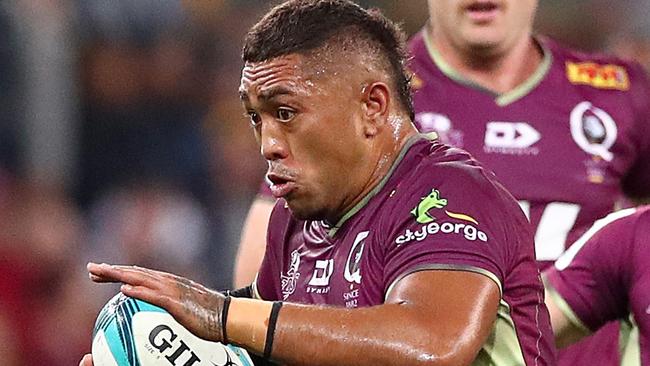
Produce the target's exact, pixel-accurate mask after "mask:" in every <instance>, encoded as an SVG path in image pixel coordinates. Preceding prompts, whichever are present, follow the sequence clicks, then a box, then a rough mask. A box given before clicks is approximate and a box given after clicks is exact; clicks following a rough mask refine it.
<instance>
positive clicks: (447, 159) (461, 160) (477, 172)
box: [403, 139, 494, 187]
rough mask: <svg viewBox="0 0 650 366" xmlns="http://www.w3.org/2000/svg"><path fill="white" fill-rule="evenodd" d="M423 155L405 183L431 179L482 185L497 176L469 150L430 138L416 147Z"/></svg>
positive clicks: (411, 185)
mask: <svg viewBox="0 0 650 366" xmlns="http://www.w3.org/2000/svg"><path fill="white" fill-rule="evenodd" d="M416 148H417V149H418V150H417V152H416V154H417V155H418V156H419V159H418V161H417V163H416V164H413V166H412V168H411V169H410V171H409V172H408V174H406V175H405V182H403V184H405V185H407V186H409V187H418V186H420V185H422V184H424V185H426V184H428V183H431V182H436V183H438V184H441V185H442V184H444V185H450V186H456V187H458V186H462V187H466V186H472V187H476V186H480V185H483V184H485V183H486V182H487V181H490V182H491V181H492V180H493V179H494V174H493V173H492V172H491V171H490V170H489V169H487V168H485V167H484V166H483V165H482V164H481V163H479V162H478V161H477V160H476V159H475V158H474V157H473V156H472V155H471V154H470V153H469V152H467V151H465V150H463V149H460V148H457V147H453V146H450V145H447V144H444V143H442V142H440V141H439V140H436V139H426V140H425V141H422V142H420V146H417V147H416Z"/></svg>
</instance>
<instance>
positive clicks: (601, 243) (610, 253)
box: [544, 209, 634, 331]
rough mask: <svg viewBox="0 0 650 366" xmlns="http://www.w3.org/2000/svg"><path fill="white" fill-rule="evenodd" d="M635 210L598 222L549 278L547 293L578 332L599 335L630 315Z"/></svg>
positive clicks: (556, 265) (568, 253) (561, 261)
mask: <svg viewBox="0 0 650 366" xmlns="http://www.w3.org/2000/svg"><path fill="white" fill-rule="evenodd" d="M633 211H634V209H629V210H624V211H620V212H618V213H615V214H611V215H609V216H608V217H606V218H604V219H601V220H599V221H597V222H596V223H595V224H594V226H593V227H592V228H591V229H589V230H588V231H587V232H586V233H585V234H584V235H583V236H582V237H581V238H580V239H578V241H576V242H575V243H574V244H573V245H572V246H571V248H570V249H569V250H568V251H567V252H566V253H565V254H564V255H563V256H562V257H560V258H559V259H558V261H557V262H556V263H555V266H553V267H551V268H549V269H548V270H547V271H545V273H544V278H545V282H546V285H547V291H548V292H549V295H550V296H551V297H552V298H553V299H554V300H555V302H556V304H558V307H559V308H560V309H561V310H562V311H563V313H564V314H565V316H567V317H568V318H569V319H570V320H571V321H572V322H573V323H574V324H575V325H576V326H578V327H580V328H583V329H584V328H587V329H588V330H591V331H595V330H597V329H598V328H600V327H601V326H602V325H604V324H605V323H606V322H608V321H611V320H616V319H622V318H624V317H626V316H627V314H628V311H629V310H628V300H627V299H628V293H627V291H628V289H629V283H630V279H631V275H632V271H631V269H632V268H631V266H630V264H631V263H633V262H632V259H633V250H634V248H633V230H630V229H631V227H630V226H629V224H628V223H629V221H628V220H626V219H623V218H625V217H627V216H629V215H630V214H631V213H632V212H633Z"/></svg>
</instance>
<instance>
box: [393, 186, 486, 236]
mask: <svg viewBox="0 0 650 366" xmlns="http://www.w3.org/2000/svg"><path fill="white" fill-rule="evenodd" d="M446 206H447V199H445V198H442V197H441V196H440V191H438V190H437V189H435V188H433V189H432V190H431V192H430V193H429V194H428V195H427V196H424V197H422V198H421V199H420V203H419V204H418V205H417V206H415V208H413V210H411V215H413V216H414V217H415V221H416V222H417V223H418V224H420V225H419V226H416V227H413V228H407V229H406V231H405V232H404V233H403V234H402V235H399V236H398V237H397V238H396V239H395V244H397V245H398V246H400V245H404V244H406V243H409V242H412V241H416V242H420V241H423V240H425V239H426V238H428V237H429V236H433V235H439V234H449V235H460V236H462V237H463V238H465V240H467V241H470V242H474V241H477V240H479V241H482V242H487V241H488V236H487V234H486V233H485V232H483V231H481V230H479V229H478V225H479V224H478V221H476V219H474V218H473V217H472V216H470V215H467V214H464V213H456V212H451V211H448V210H442V209H443V208H445V207H446ZM433 209H437V210H440V211H437V210H436V211H434V214H432V213H431V210H433ZM441 212H444V214H445V216H444V218H443V219H440V220H439V219H438V216H439V213H441ZM436 214H438V215H436Z"/></svg>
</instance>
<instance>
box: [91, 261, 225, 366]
mask: <svg viewBox="0 0 650 366" xmlns="http://www.w3.org/2000/svg"><path fill="white" fill-rule="evenodd" d="M88 272H89V275H90V279H91V280H93V281H95V282H122V283H123V285H122V287H121V288H120V290H121V291H122V293H124V294H125V295H126V296H130V297H135V298H137V299H140V300H143V301H146V302H148V303H151V304H153V305H157V306H160V307H161V308H164V309H166V310H167V311H168V312H169V313H170V314H171V315H172V316H173V317H174V319H176V321H178V322H179V323H180V324H181V325H183V326H184V327H185V328H187V329H188V330H189V331H190V332H192V333H193V334H194V335H196V336H197V337H199V338H203V339H205V340H208V341H213V342H220V341H221V340H222V339H223V329H222V326H223V324H222V321H221V316H222V312H223V306H224V302H225V299H226V297H225V296H224V295H223V294H221V293H219V292H217V291H213V290H210V289H208V288H207V287H205V286H203V285H201V284H199V283H197V282H194V281H192V280H189V279H187V278H183V277H180V276H176V275H174V274H171V273H166V272H161V271H155V270H153V269H148V268H142V267H136V266H120V265H109V264H106V263H102V264H96V263H88ZM84 366H85V365H84Z"/></svg>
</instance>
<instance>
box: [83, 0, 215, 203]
mask: <svg viewBox="0 0 650 366" xmlns="http://www.w3.org/2000/svg"><path fill="white" fill-rule="evenodd" d="M79 10H80V17H79V19H80V31H79V32H80V34H81V35H83V36H82V39H81V59H80V62H81V65H80V66H81V68H82V72H83V75H82V76H83V77H82V85H83V86H82V88H83V90H82V99H83V102H82V103H83V107H82V142H81V174H82V177H81V183H80V187H79V195H80V199H81V203H82V204H83V206H84V207H87V206H88V205H89V204H90V203H91V202H92V201H93V200H94V199H95V198H97V197H98V196H99V195H101V194H102V192H104V191H106V190H107V189H110V188H112V187H114V186H119V185H122V184H126V183H132V182H138V181H141V180H160V181H163V182H166V183H169V184H174V185H176V186H178V187H179V188H180V189H184V190H187V191H189V192H191V193H192V194H193V195H194V196H195V197H196V198H197V199H199V200H200V201H201V202H202V203H204V204H209V202H211V201H213V200H214V197H213V193H214V190H213V189H212V185H213V183H214V182H213V181H212V180H211V177H210V174H209V170H208V167H209V149H208V142H207V141H206V139H205V136H204V134H203V127H202V121H203V118H204V115H205V113H206V111H207V108H208V104H209V90H208V88H209V87H211V80H212V79H213V78H214V74H213V70H214V69H215V67H214V65H215V64H216V60H215V59H214V52H210V50H215V49H216V47H215V45H214V43H215V42H216V41H215V42H213V41H214V40H212V39H210V38H209V36H208V35H207V34H202V33H201V32H200V31H199V30H198V29H195V28H193V25H192V24H191V23H190V22H189V21H188V18H187V16H186V14H185V12H184V9H183V8H182V6H181V3H180V2H165V1H162V2H161V1H148V0H137V1H131V0H128V1H127V0H124V1H111V2H105V1H101V0H90V1H80V2H79ZM201 37H203V38H201ZM206 37H207V38H206ZM206 44H212V46H211V47H208V46H206Z"/></svg>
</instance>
